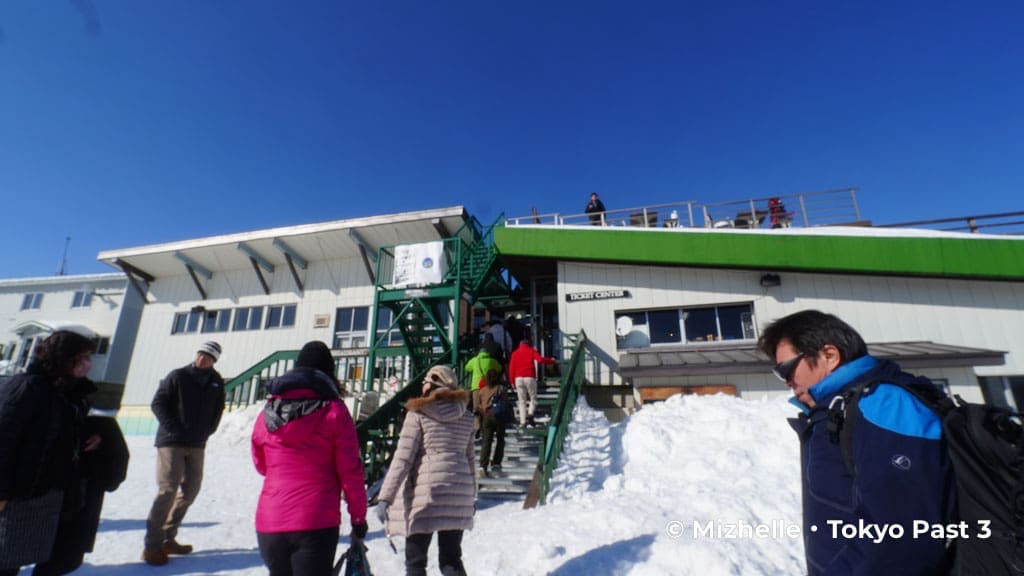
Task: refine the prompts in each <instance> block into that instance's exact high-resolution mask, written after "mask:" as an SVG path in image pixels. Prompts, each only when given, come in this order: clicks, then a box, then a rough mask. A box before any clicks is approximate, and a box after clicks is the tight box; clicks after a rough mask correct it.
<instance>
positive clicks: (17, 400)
mask: <svg viewBox="0 0 1024 576" xmlns="http://www.w3.org/2000/svg"><path fill="white" fill-rule="evenodd" d="M94 350H95V344H94V343H93V341H92V340H90V339H89V338H86V337H85V336H82V335H81V334H77V333H74V332H70V331H65V330H60V331H57V332H54V333H53V334H51V335H50V336H49V337H48V338H46V339H45V340H43V342H42V343H41V344H39V346H38V347H37V348H36V351H35V356H34V357H33V359H32V362H31V363H30V364H29V366H28V369H27V370H26V372H25V373H24V374H19V375H17V376H15V377H14V378H12V379H10V380H9V381H7V382H6V383H4V384H3V385H0V576H11V575H15V574H17V573H18V571H19V570H20V567H21V566H25V565H27V564H33V563H38V562H45V561H47V560H49V559H50V553H51V550H52V549H53V543H54V538H55V535H56V532H57V526H58V521H59V519H60V514H61V506H62V501H63V500H64V492H66V491H67V490H68V489H69V488H70V487H71V484H70V482H71V480H72V478H73V476H74V470H75V461H76V460H77V458H78V457H79V455H80V454H81V453H83V452H85V451H90V450H93V449H95V448H97V447H98V445H99V444H98V439H92V438H90V439H88V440H86V441H85V442H82V441H81V440H80V438H79V434H80V429H79V428H78V425H77V423H78V422H79V421H80V420H79V418H80V417H81V413H80V411H79V407H78V405H76V403H75V400H74V399H76V398H82V397H83V396H84V393H83V391H82V390H81V386H83V385H85V383H87V382H88V381H87V380H85V376H86V374H88V373H89V370H90V369H91V368H92V353H93V351H94Z"/></svg>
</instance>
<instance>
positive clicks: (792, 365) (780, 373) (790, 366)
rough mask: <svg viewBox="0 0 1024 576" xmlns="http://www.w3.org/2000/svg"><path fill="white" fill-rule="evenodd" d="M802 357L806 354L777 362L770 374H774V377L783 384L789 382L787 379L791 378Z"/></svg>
mask: <svg viewBox="0 0 1024 576" xmlns="http://www.w3.org/2000/svg"><path fill="white" fill-rule="evenodd" d="M804 356H806V354H804V353H803V352H801V353H799V354H797V355H796V356H793V357H792V358H790V359H789V360H786V361H785V362H779V363H778V364H776V365H775V367H774V368H772V374H775V377H776V378H778V379H779V380H782V381H783V382H789V379H790V378H792V377H793V372H796V367H797V365H798V364H800V361H801V360H803V359H804Z"/></svg>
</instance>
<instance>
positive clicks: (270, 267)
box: [238, 242, 274, 274]
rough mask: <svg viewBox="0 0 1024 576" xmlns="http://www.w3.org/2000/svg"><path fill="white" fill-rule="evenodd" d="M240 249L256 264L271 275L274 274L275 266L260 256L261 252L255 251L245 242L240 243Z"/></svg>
mask: <svg viewBox="0 0 1024 576" xmlns="http://www.w3.org/2000/svg"><path fill="white" fill-rule="evenodd" d="M238 249H239V250H241V251H242V252H245V255H246V256H248V257H249V258H250V259H251V260H255V261H256V263H258V264H259V265H260V268H263V269H264V270H266V271H267V272H269V273H270V274H273V273H274V265H273V264H271V263H270V262H269V261H268V260H267V259H266V258H264V257H263V256H262V255H260V253H259V252H257V251H255V250H253V249H252V247H250V246H249V245H248V244H246V243H245V242H239V243H238Z"/></svg>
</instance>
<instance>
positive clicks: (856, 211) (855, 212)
mask: <svg viewBox="0 0 1024 576" xmlns="http://www.w3.org/2000/svg"><path fill="white" fill-rule="evenodd" d="M850 202H852V203H853V215H854V217H855V218H856V221H857V222H860V208H858V207H857V189H856V188H850Z"/></svg>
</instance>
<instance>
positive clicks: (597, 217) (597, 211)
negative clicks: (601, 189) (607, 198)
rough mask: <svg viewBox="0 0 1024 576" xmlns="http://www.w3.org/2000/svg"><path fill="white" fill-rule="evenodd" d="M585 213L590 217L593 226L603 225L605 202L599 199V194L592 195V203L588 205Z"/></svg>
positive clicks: (593, 193)
mask: <svg viewBox="0 0 1024 576" xmlns="http://www.w3.org/2000/svg"><path fill="white" fill-rule="evenodd" d="M585 212H586V213H587V214H588V215H589V217H590V224H591V225H592V226H600V225H601V219H602V218H603V217H604V202H601V199H600V198H598V197H597V192H592V193H591V194H590V202H588V203H587V209H586V210H585Z"/></svg>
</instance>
